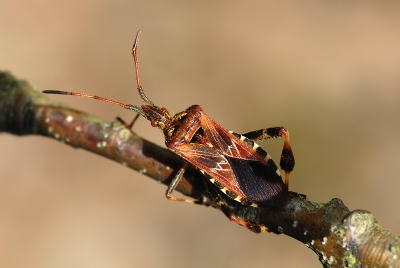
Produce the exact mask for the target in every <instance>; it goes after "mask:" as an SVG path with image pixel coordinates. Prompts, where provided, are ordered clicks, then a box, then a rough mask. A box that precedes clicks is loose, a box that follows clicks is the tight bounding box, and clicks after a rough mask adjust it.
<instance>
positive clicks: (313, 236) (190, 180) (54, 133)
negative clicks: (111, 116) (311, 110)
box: [0, 72, 400, 267]
mask: <svg viewBox="0 0 400 268" xmlns="http://www.w3.org/2000/svg"><path fill="white" fill-rule="evenodd" d="M0 132H7V133H11V134H14V135H42V136H46V137H49V138H53V139H56V140H59V141H60V142H63V143H65V144H67V145H69V146H73V147H77V148H82V149H85V150H89V151H91V152H94V153H96V154H99V155H102V156H104V157H107V158H109V159H111V160H114V161H117V162H119V163H121V164H123V165H125V166H127V167H130V168H132V169H135V170H137V171H139V172H141V173H144V174H146V175H147V176H149V177H150V178H153V179H155V180H157V181H159V182H161V183H163V184H166V185H168V184H169V183H170V182H171V180H172V178H173V177H174V174H175V173H176V172H177V171H178V170H179V168H180V167H181V166H182V164H183V160H182V159H181V158H180V157H178V156H177V155H175V154H174V153H172V152H170V151H169V150H167V149H165V148H161V147H159V146H157V145H155V144H153V143H151V142H149V141H147V140H145V139H143V138H141V137H139V136H138V135H136V134H135V133H133V132H132V131H131V130H129V129H126V128H125V126H123V125H122V124H121V123H119V122H111V123H110V122H105V121H103V120H101V119H99V118H97V117H95V116H92V115H89V114H87V113H84V112H81V111H78V110H75V109H71V108H69V107H66V106H64V105H61V104H57V103H54V102H53V101H51V100H50V99H49V98H48V97H47V96H45V95H43V94H42V93H40V92H39V91H37V90H35V89H33V88H32V87H31V86H30V85H29V84H28V83H27V82H25V81H21V80H17V79H16V78H15V77H13V76H12V75H11V74H9V73H6V72H0ZM177 190H178V191H180V192H182V193H183V194H185V195H187V196H190V197H192V198H194V199H197V200H202V201H203V202H204V203H205V204H206V205H209V206H212V207H214V208H216V209H219V210H221V211H222V212H223V213H224V214H225V215H226V216H227V217H228V218H229V219H230V220H232V221H234V222H237V223H238V224H241V225H243V226H245V227H247V228H248V229H250V230H251V231H253V232H256V233H260V232H273V233H276V234H285V235H288V236H290V237H292V238H294V239H297V240H299V241H301V242H302V243H304V244H306V245H307V247H308V248H310V249H311V250H313V251H314V252H315V253H316V254H317V255H318V257H319V260H320V262H321V263H322V265H323V266H324V267H400V259H399V257H400V241H399V237H396V236H393V235H392V234H391V233H390V232H389V231H387V230H386V229H384V228H382V227H381V226H379V225H378V223H377V221H376V220H375V218H374V217H373V215H372V214H371V213H370V212H368V211H362V210H355V211H349V209H348V208H347V207H346V206H345V205H344V204H343V202H342V201H341V200H340V199H337V198H334V199H332V200H331V201H330V202H328V203H315V202H312V201H310V200H307V199H306V198H304V196H303V195H295V194H293V195H292V197H291V200H290V202H288V204H287V205H285V207H283V208H282V209H280V210H272V209H268V208H261V207H258V208H256V207H247V206H244V205H242V204H240V203H239V202H236V201H234V200H231V199H229V198H228V197H227V196H225V195H224V194H222V193H221V192H220V191H219V190H217V189H216V188H215V186H213V185H212V184H211V183H209V182H208V180H207V179H206V178H205V177H204V176H203V175H202V174H201V173H200V172H198V170H197V169H196V168H194V167H189V168H188V170H187V172H185V174H184V178H183V179H182V181H181V182H180V184H179V185H178V187H177Z"/></svg>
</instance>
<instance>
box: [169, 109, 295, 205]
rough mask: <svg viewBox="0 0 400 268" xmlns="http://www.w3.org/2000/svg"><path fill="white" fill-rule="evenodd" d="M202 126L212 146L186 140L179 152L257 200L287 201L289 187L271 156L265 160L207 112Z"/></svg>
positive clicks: (251, 199) (221, 182)
mask: <svg viewBox="0 0 400 268" xmlns="http://www.w3.org/2000/svg"><path fill="white" fill-rule="evenodd" d="M201 127H202V128H203V130H204V136H205V138H206V140H207V141H208V142H207V143H208V144H211V145H212V147H210V146H208V145H206V144H196V143H194V144H183V145H181V146H179V148H177V150H176V152H177V153H178V154H179V155H181V156H182V157H183V158H185V159H186V160H187V161H188V162H190V163H192V164H193V165H194V166H196V167H198V168H199V169H200V170H203V171H204V172H206V173H207V174H208V175H210V176H211V177H213V178H214V179H216V180H217V181H218V182H219V183H220V184H222V185H223V186H225V187H226V188H228V190H231V191H233V192H234V193H236V194H238V195H239V196H241V197H245V198H247V199H249V200H250V201H252V202H254V203H257V204H259V205H261V206H267V207H271V206H278V205H281V204H284V203H285V202H284V201H286V199H287V197H288V190H287V188H286V186H285V185H284V183H283V181H282V179H281V177H280V175H278V173H277V167H276V165H275V163H274V162H273V161H272V159H270V161H266V160H265V159H264V158H262V157H261V156H259V155H258V154H257V153H256V152H255V151H254V150H253V149H252V148H250V147H249V146H248V145H247V144H246V143H244V142H243V141H241V140H240V139H238V138H236V137H235V136H233V135H232V134H231V133H230V132H229V131H227V130H226V129H224V128H223V127H221V126H220V125H219V124H217V123H216V122H215V121H213V120H212V119H211V118H209V117H208V116H206V115H203V117H202V121H201Z"/></svg>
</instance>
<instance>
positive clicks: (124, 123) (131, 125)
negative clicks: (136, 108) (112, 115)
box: [116, 114, 140, 129]
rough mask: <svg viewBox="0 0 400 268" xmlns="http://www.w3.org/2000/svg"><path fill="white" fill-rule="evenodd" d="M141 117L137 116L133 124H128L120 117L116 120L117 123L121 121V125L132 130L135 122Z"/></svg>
mask: <svg viewBox="0 0 400 268" xmlns="http://www.w3.org/2000/svg"><path fill="white" fill-rule="evenodd" d="M139 116H140V114H137V115H136V116H135V117H134V118H133V120H132V122H130V123H129V124H128V123H126V122H125V120H124V119H122V118H121V117H119V116H118V117H117V118H116V119H117V121H119V122H120V123H121V124H123V125H124V126H125V127H126V128H127V129H132V127H133V125H134V124H135V122H136V120H137V119H138V118H139Z"/></svg>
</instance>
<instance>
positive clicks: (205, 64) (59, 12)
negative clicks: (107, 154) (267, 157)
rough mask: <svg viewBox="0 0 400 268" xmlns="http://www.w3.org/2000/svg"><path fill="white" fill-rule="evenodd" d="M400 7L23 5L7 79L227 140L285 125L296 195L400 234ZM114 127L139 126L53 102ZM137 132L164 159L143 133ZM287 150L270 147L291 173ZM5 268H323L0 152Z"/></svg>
mask: <svg viewBox="0 0 400 268" xmlns="http://www.w3.org/2000/svg"><path fill="white" fill-rule="evenodd" d="M399 14H400V4H393V3H384V2H383V1H380V2H378V3H375V4H366V3H357V2H352V3H348V2H347V1H330V2H324V3H321V2H317V1H315V2H314V1H307V2H304V1H302V2H301V3H298V2H297V1H292V2H291V1H285V2H284V3H283V2H279V3H276V2H275V1H201V2H200V1H197V2H195V1H168V2H167V1H111V0H103V1H76V0H72V1H34V0H30V1H29V0H28V1H10V0H5V1H2V3H1V8H0V64H1V65H0V68H1V69H2V70H9V71H11V72H13V74H15V75H16V76H17V77H19V78H24V79H28V80H29V81H30V83H32V84H33V85H35V86H36V87H37V88H38V89H39V90H44V89H57V90H67V91H80V92H86V93H92V94H97V95H101V96H104V97H108V98H112V99H116V100H120V101H124V102H128V103H131V104H141V100H140V98H139V97H138V95H137V92H136V90H135V87H136V85H135V76H134V68H133V61H132V58H131V54H130V49H131V45H132V43H133V40H134V37H135V34H136V31H137V30H139V29H141V30H142V38H141V42H140V46H139V62H140V67H141V78H142V83H143V86H144V88H145V89H146V90H147V94H148V96H149V97H150V98H151V99H152V100H153V101H154V102H155V103H156V104H158V105H160V106H166V107H168V108H169V109H170V110H171V111H173V112H178V111H181V110H183V109H185V108H187V107H188V106H189V105H191V104H199V105H201V106H202V107H203V108H204V109H205V111H206V112H207V113H208V115H209V116H210V117H212V118H214V119H215V120H216V121H217V122H219V123H220V124H222V125H223V126H225V127H226V128H228V129H230V130H234V131H236V132H247V131H250V130H255V129H259V128H263V127H272V126H281V125H284V126H285V127H287V128H288V129H289V130H290V133H291V140H292V145H293V148H294V152H295V156H296V157H297V166H296V168H295V171H294V172H293V173H292V177H291V178H292V181H291V189H292V190H294V191H298V192H300V193H304V194H306V195H308V197H309V199H310V200H313V201H316V202H327V201H329V200H330V199H331V198H334V197H338V198H341V199H342V200H343V201H344V202H345V204H346V205H347V206H348V207H349V208H350V209H351V210H353V209H366V210H369V211H371V212H372V213H373V214H374V215H375V216H376V218H377V220H378V221H379V223H380V224H382V225H383V226H384V227H386V228H388V229H389V230H390V231H391V232H393V233H394V234H399V233H400V224H399V222H400V210H399V209H398V204H399V201H400V197H399V194H398V189H399V186H400V180H399V172H400V165H399V164H398V160H399V156H400V150H399V149H400V141H399V137H400V122H399V121H400V120H399V119H400V115H399V113H400V108H399V105H400V89H399V87H400V76H399V72H400V49H399V48H400V16H399ZM50 97H51V98H53V99H55V100H58V101H60V102H64V103H68V104H69V105H70V106H72V107H76V108H78V109H81V110H85V111H88V112H91V113H93V114H96V115H98V116H100V117H102V118H105V119H107V120H113V119H114V118H115V117H116V116H121V117H123V118H125V119H127V120H130V118H132V117H133V116H134V114H132V113H131V112H129V111H126V110H123V109H120V108H119V107H116V106H115V107H114V106H111V105H108V104H104V103H99V102H95V101H91V100H88V99H79V98H72V97H63V96H50ZM134 130H135V131H136V132H138V133H139V134H141V135H143V136H144V137H147V138H148V139H149V140H151V141H154V142H157V143H158V144H160V145H162V144H163V137H162V134H161V132H160V131H158V130H156V129H153V128H151V127H150V124H149V122H146V121H145V120H143V119H142V120H140V122H138V123H137V124H136V125H135V127H134ZM282 142H283V141H282V140H273V141H268V142H263V143H262V145H263V146H264V147H265V148H267V149H268V151H269V152H270V153H271V154H272V156H273V157H274V159H279V153H280V150H281V147H282ZM0 147H1V154H0V157H1V161H0V267H243V266H244V267H321V265H320V264H319V262H318V260H317V256H316V255H314V253H313V252H311V251H310V250H308V249H307V248H306V246H305V245H303V244H301V243H300V242H297V241H295V240H293V239H290V238H288V237H285V236H283V235H280V236H277V235H274V234H261V235H256V234H253V233H251V232H249V231H247V230H246V229H245V228H243V227H240V226H238V225H235V224H233V223H230V222H229V221H228V220H227V219H226V218H225V217H224V216H223V215H222V214H221V213H220V212H219V211H216V210H213V209H211V208H204V207H202V206H191V205H185V204H180V203H174V202H168V201H167V200H166V199H165V197H164V191H165V190H166V187H165V186H164V185H159V184H157V183H155V182H154V181H152V180H150V179H148V178H147V177H145V176H143V175H141V174H139V173H136V172H134V171H132V170H129V169H127V168H125V167H123V166H121V165H119V164H116V163H114V162H112V161H109V160H106V159H104V158H102V157H99V156H97V155H93V154H91V153H88V152H85V151H83V150H76V149H72V148H70V147H68V146H65V145H64V144H61V143H59V142H57V141H55V140H50V139H47V138H43V137H35V136H32V137H16V136H11V135H7V134H1V136H0Z"/></svg>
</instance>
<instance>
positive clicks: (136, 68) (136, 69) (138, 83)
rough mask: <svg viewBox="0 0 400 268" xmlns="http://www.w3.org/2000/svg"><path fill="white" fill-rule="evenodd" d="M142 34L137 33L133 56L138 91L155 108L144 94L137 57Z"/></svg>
mask: <svg viewBox="0 0 400 268" xmlns="http://www.w3.org/2000/svg"><path fill="white" fill-rule="evenodd" d="M140 32H141V31H140V30H139V31H138V32H137V34H136V38H135V42H134V43H133V46H132V56H133V61H134V62H135V73H136V84H137V89H138V91H139V94H140V97H141V98H142V100H144V102H146V103H148V104H150V105H152V106H155V105H154V103H153V102H152V101H151V100H150V99H149V98H148V97H147V96H146V94H145V93H144V90H143V88H142V85H141V84H140V76H139V64H138V60H137V55H136V53H137V49H138V44H139V37H140Z"/></svg>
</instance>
